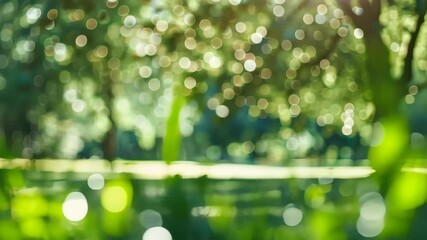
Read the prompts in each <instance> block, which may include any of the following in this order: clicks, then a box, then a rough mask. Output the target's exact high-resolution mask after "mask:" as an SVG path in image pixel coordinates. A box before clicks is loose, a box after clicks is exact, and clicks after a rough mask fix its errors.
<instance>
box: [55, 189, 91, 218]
mask: <svg viewBox="0 0 427 240" xmlns="http://www.w3.org/2000/svg"><path fill="white" fill-rule="evenodd" d="M88 210H89V208H88V203H87V200H86V197H85V195H83V193H81V192H71V193H69V194H68V195H67V197H66V198H65V201H64V203H63V204H62V213H63V214H64V216H65V217H66V218H67V219H68V220H70V221H73V222H78V221H81V220H83V219H84V218H85V217H86V215H87V213H88Z"/></svg>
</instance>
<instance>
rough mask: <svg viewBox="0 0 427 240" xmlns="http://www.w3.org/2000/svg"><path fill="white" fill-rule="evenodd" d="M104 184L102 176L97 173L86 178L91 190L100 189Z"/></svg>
mask: <svg viewBox="0 0 427 240" xmlns="http://www.w3.org/2000/svg"><path fill="white" fill-rule="evenodd" d="M104 184H105V180H104V176H102V175H101V174H99V173H94V174H91V175H90V176H89V177H88V179H87V185H88V186H89V187H90V188H91V189H92V190H101V189H102V188H104Z"/></svg>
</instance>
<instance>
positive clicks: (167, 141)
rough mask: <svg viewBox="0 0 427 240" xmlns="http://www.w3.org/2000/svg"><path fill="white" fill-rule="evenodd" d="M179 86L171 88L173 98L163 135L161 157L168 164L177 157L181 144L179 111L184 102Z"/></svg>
mask: <svg viewBox="0 0 427 240" xmlns="http://www.w3.org/2000/svg"><path fill="white" fill-rule="evenodd" d="M179 90H180V86H175V87H174V89H173V91H174V92H173V98H172V103H171V109H170V113H169V117H168V119H167V121H166V131H165V135H164V137H163V146H162V157H163V160H164V161H165V162H166V163H167V164H170V163H172V162H173V161H175V160H177V159H178V158H179V149H180V144H181V133H180V130H179V113H180V112H181V109H182V107H183V106H184V103H185V98H184V96H182V95H181V94H180V93H179V92H180V91H179Z"/></svg>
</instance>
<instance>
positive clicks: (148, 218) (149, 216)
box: [139, 209, 163, 229]
mask: <svg viewBox="0 0 427 240" xmlns="http://www.w3.org/2000/svg"><path fill="white" fill-rule="evenodd" d="M139 221H140V223H141V225H142V226H143V227H144V228H146V229H149V228H153V227H161V226H162V225H163V219H162V215H160V213H159V212H156V211H154V210H152V209H146V210H144V211H142V212H141V213H140V214H139Z"/></svg>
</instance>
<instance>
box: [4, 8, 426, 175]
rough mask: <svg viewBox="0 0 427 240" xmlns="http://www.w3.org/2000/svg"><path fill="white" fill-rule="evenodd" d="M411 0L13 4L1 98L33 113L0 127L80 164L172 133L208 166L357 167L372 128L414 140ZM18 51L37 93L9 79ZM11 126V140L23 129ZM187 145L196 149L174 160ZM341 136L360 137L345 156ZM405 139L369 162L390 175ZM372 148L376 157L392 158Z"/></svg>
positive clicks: (175, 144)
mask: <svg viewBox="0 0 427 240" xmlns="http://www.w3.org/2000/svg"><path fill="white" fill-rule="evenodd" d="M417 3H418V4H416V5H413V4H410V3H409V2H406V1H390V2H389V3H386V2H384V3H381V4H380V2H379V1H359V2H357V3H356V2H355V3H350V2H349V1H341V0H339V1H322V0H317V1H304V0H303V1H292V2H291V1H282V0H271V1H270V0H268V1H249V0H247V1H239V0H230V1H220V0H206V1H178V0H177V1H172V2H171V1H142V2H118V1H114V0H108V1H106V2H92V1H88V2H86V1H84V2H83V1H49V2H46V3H44V4H33V3H31V2H26V1H10V2H9V3H7V4H5V5H4V6H3V7H2V11H3V12H4V13H5V14H3V16H4V17H2V20H1V21H2V47H3V49H4V50H5V51H4V54H2V63H6V64H3V65H4V67H3V69H6V70H4V71H2V77H3V79H5V81H4V82H5V83H7V84H6V85H5V89H4V90H2V96H4V98H5V99H7V100H11V99H14V98H16V100H18V99H20V98H21V97H22V98H28V99H29V100H28V102H29V103H30V104H25V106H27V108H28V109H25V108H20V107H14V108H11V109H14V110H16V111H17V112H20V114H21V115H22V116H17V117H13V115H8V114H4V113H6V112H8V111H7V110H4V111H3V116H4V117H3V118H2V119H6V116H8V117H10V119H20V120H24V119H27V120H25V122H26V124H27V125H28V126H32V130H31V129H30V130H26V134H30V132H31V131H33V133H31V136H33V137H32V138H31V139H32V140H30V138H28V139H27V142H28V143H27V145H28V147H27V148H26V149H27V152H31V151H32V152H34V154H35V156H57V157H75V156H76V154H78V153H79V152H80V151H82V150H83V148H84V150H85V151H86V150H87V149H89V150H90V147H88V146H89V145H91V144H93V145H95V146H97V147H95V149H98V150H96V151H94V152H91V153H90V154H92V155H98V156H101V157H105V158H108V159H113V158H115V156H116V153H115V150H117V149H118V146H116V144H117V142H118V140H117V134H118V133H119V132H132V133H133V134H135V135H136V136H137V139H138V142H139V147H140V148H143V149H147V150H148V149H153V148H159V145H160V144H159V140H158V139H159V138H162V137H163V136H165V139H166V140H165V144H163V148H164V151H163V152H164V153H163V155H164V157H165V158H167V159H168V161H172V160H174V159H177V158H179V157H183V156H184V157H185V155H186V154H188V155H189V156H194V154H196V155H197V154H200V153H202V154H203V152H204V150H203V151H202V150H200V149H207V153H208V154H207V155H209V156H208V158H213V159H217V158H221V157H224V156H229V157H231V158H233V159H237V160H238V159H247V158H249V157H250V156H253V157H255V158H256V157H257V156H262V157H263V158H266V159H270V160H269V161H270V162H271V161H273V162H274V161H278V162H282V161H283V160H284V159H287V158H297V157H306V156H309V155H310V154H321V153H322V154H325V155H326V156H327V157H334V156H335V157H336V155H337V154H340V155H339V157H342V158H347V157H351V156H353V157H354V156H362V157H363V154H361V155H358V154H359V153H356V152H357V151H358V150H356V148H358V147H360V145H366V146H368V145H369V144H370V139H371V135H372V129H374V130H375V131H374V132H376V131H377V130H378V129H382V128H383V129H392V131H394V130H393V129H400V130H402V132H401V133H399V134H400V135H401V136H400V135H399V134H398V135H399V136H400V137H399V139H400V140H403V139H405V138H408V136H409V132H408V131H407V130H404V129H405V128H406V127H397V125H395V124H398V125H399V124H403V125H405V124H406V120H405V119H402V120H396V119H397V118H395V117H394V116H402V115H401V114H397V113H396V111H395V110H397V109H398V108H399V106H401V105H402V100H404V101H406V103H404V104H410V103H412V102H413V99H414V96H415V95H416V93H417V91H419V90H421V86H420V85H423V84H425V83H424V82H423V78H424V77H425V75H426V74H425V68H426V67H425V60H423V59H425V49H424V48H423V47H422V44H421V43H423V42H425V41H426V40H425V39H424V38H425V37H424V38H423V35H422V34H420V31H423V30H422V25H423V19H424V18H423V17H422V16H424V15H423V9H424V8H423V4H422V3H423V1H417ZM381 6H382V8H380V7H381ZM17 16H19V17H17ZM16 19H20V20H19V21H18V20H16ZM391 20H393V21H391ZM9 32H10V33H9ZM29 33H31V34H29ZM416 39H418V40H417V41H418V42H417V41H416ZM21 40H22V41H24V42H25V41H27V42H28V41H29V43H26V42H25V44H24V42H22V41H21ZM375 41H377V42H375ZM420 42H421V43H420ZM18 43H19V44H18ZM21 45H22V46H21ZM24 45H25V46H26V47H23V46H24ZM28 46H33V47H31V48H29V47H28ZM25 49H27V50H25ZM19 51H21V52H25V51H27V52H25V54H27V55H31V56H33V58H32V59H31V60H30V61H29V62H30V63H26V64H27V65H28V64H32V66H31V67H29V69H30V71H31V73H30V74H28V76H29V77H28V78H29V79H32V81H34V83H33V84H29V89H31V92H33V95H30V94H20V93H16V92H13V91H12V88H13V86H14V84H18V81H15V80H14V79H15V77H14V76H13V75H12V74H19V75H23V74H24V71H16V69H18V68H20V67H18V66H17V64H21V63H20V62H22V61H20V60H19V57H20V58H23V57H22V56H24V55H25V54H23V53H19ZM12 52H16V53H15V55H13V54H12ZM412 53H415V54H412ZM14 56H15V57H14ZM17 56H18V57H17ZM1 66H2V65H0V67H1ZM408 69H409V70H412V71H409V70H408ZM393 79H397V80H393ZM399 79H402V80H399ZM14 102H16V104H18V102H19V101H14ZM7 106H9V105H7V104H4V107H3V108H4V109H5V108H6V107H7ZM30 109H31V111H30ZM29 112H31V114H30V116H31V118H28V116H27V113H29ZM24 115H25V117H24ZM392 115H393V116H392ZM168 116H169V117H168ZM384 119H395V120H396V121H397V122H399V123H394V122H395V120H390V121H391V122H392V123H390V124H391V125H390V127H387V126H388V125H389V123H388V120H384ZM198 120H199V123H198V124H196V126H194V125H195V122H197V121H198ZM3 121H4V122H5V121H6V120H3ZM373 121H379V124H375V127H374V128H372V127H371V125H370V123H371V122H373ZM383 121H385V122H384V123H383ZM11 122H12V123H11V124H10V127H5V126H6V125H5V124H3V125H4V126H3V128H4V129H3V131H4V132H5V136H6V139H13V137H12V135H13V132H17V130H19V129H18V128H19V127H18V126H24V125H22V124H18V123H17V122H16V121H11ZM15 123H16V124H15ZM267 125H268V126H267ZM377 126H383V127H382V128H381V127H377ZM194 128H195V129H194ZM230 129H232V130H230ZM7 131H10V132H11V133H8V132H7ZM387 131H388V130H387ZM15 135H19V134H15ZM24 135H25V134H24ZM388 135H389V134H386V136H388ZM181 136H182V137H184V144H187V145H190V147H186V148H185V151H186V152H184V153H181V155H178V151H179V142H180V140H179V139H180V137H181ZM336 139H338V140H336ZM343 139H352V140H351V141H349V143H346V145H348V146H344V145H342V146H340V144H341V143H337V142H339V141H342V140H343ZM400 140H399V141H397V142H396V144H397V145H396V146H398V145H399V146H401V147H400V148H398V147H396V148H394V149H396V151H397V149H401V150H399V151H400V153H399V154H397V152H395V153H393V154H391V152H390V155H393V160H387V161H385V160H384V161H377V162H375V163H373V164H374V166H375V168H377V169H378V170H380V169H383V170H384V174H383V175H384V176H385V175H389V174H388V172H392V171H394V170H393V169H395V168H394V167H391V166H398V164H397V163H396V162H394V161H397V159H400V158H401V157H398V155H400V154H404V152H405V150H406V149H407V147H408V145H407V143H408V141H407V140H404V141H402V142H401V143H400ZM346 141H347V140H346ZM359 141H362V143H358V142H359ZM391 141H392V142H394V140H393V139H391ZM15 142H22V139H21V140H17V137H16V136H15ZM353 142H355V143H353ZM101 143H104V145H103V146H104V147H103V148H102V147H101V145H102V144H101ZM328 144H331V147H328V146H327V145H328ZM210 145H219V147H217V146H210ZM194 146H196V147H194ZM387 148H388V147H387ZM102 149H103V151H101V150H102ZM375 149H379V148H373V150H372V151H371V154H370V158H371V159H378V157H376V155H382V154H383V153H384V151H383V150H378V151H376V150H375ZM102 152H103V153H102ZM192 154H193V155H192ZM381 159H385V158H381ZM384 162H388V163H387V164H386V163H384ZM396 169H397V168H396ZM380 171H381V170H380Z"/></svg>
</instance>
